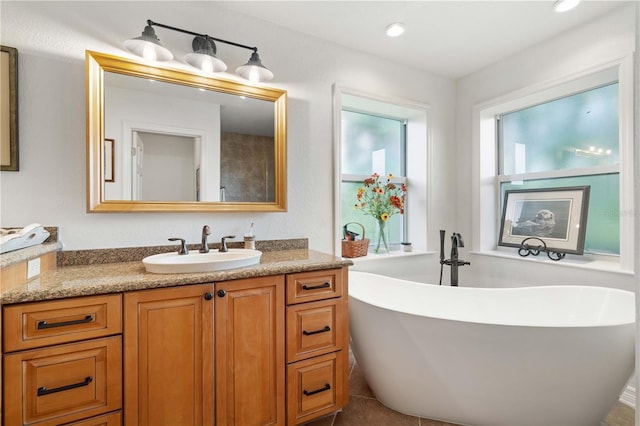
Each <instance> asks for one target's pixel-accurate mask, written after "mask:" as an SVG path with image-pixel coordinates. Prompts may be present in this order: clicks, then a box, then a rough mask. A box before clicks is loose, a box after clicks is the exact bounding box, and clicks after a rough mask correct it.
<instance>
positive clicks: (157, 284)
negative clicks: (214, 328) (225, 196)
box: [0, 249, 353, 305]
mask: <svg viewBox="0 0 640 426" xmlns="http://www.w3.org/2000/svg"><path fill="white" fill-rule="evenodd" d="M352 264H353V262H352V261H351V260H349V259H343V258H341V257H336V256H333V255H330V254H325V253H321V252H318V251H314V250H309V249H295V250H275V251H266V252H263V253H262V257H261V259H260V264H258V265H254V266H249V267H245V268H238V269H230V270H226V271H218V272H206V273H193V274H153V273H148V272H146V270H145V268H144V265H143V264H142V262H141V261H135V262H117V263H104V264H85V265H77V266H62V267H60V266H59V267H58V268H57V269H55V270H51V271H47V272H44V273H43V274H41V275H40V276H39V277H38V278H34V279H32V280H30V281H28V282H27V283H25V284H22V285H19V286H17V287H15V288H12V289H10V290H8V291H6V292H2V293H1V294H0V304H2V305H7V304H15V303H22V302H35V301H40V300H51V299H61V298H66V297H76V296H90V295H97V294H107V293H119V292H124V291H132V290H143V289H149V288H161V287H173V286H179V285H189V284H200V283H209V282H216V281H229V280H235V279H240V278H255V277H260V276H266V275H277V274H287V273H295V272H305V271H315V270H320V269H330V268H340V267H343V266H349V265H352Z"/></svg>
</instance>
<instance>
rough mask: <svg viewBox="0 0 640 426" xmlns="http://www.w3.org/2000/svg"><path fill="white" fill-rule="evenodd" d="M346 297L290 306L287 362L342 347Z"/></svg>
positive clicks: (288, 310) (288, 313)
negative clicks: (344, 301)
mask: <svg viewBox="0 0 640 426" xmlns="http://www.w3.org/2000/svg"><path fill="white" fill-rule="evenodd" d="M343 317H344V308H343V299H342V298H338V299H329V300H323V301H319V302H311V303H303V304H299V305H292V306H287V362H294V361H299V360H302V359H305V358H309V357H312V356H316V355H322V354H325V353H329V352H334V351H336V350H338V349H344V348H342V342H343V337H344V333H345V328H344V326H343V324H344V318H343Z"/></svg>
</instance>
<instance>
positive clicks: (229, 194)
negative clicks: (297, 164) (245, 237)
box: [220, 132, 275, 202]
mask: <svg viewBox="0 0 640 426" xmlns="http://www.w3.org/2000/svg"><path fill="white" fill-rule="evenodd" d="M274 155H275V154H274V140H273V138H272V137H266V136H256V135H247V134H239V133H226V132H223V133H222V135H221V141H220V160H221V161H220V163H221V164H220V185H221V186H222V187H224V194H225V201H251V202H272V201H274V199H275V195H274V194H275V192H274V189H275V187H274V174H275V165H274Z"/></svg>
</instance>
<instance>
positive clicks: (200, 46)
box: [184, 36, 227, 73]
mask: <svg viewBox="0 0 640 426" xmlns="http://www.w3.org/2000/svg"><path fill="white" fill-rule="evenodd" d="M191 47H192V48H193V52H192V53H189V54H188V55H187V56H185V58H184V60H185V61H187V63H188V64H189V65H191V66H192V67H195V68H197V69H199V70H200V71H202V72H205V73H214V72H223V71H226V70H227V64H225V63H224V62H223V61H222V60H220V59H218V58H217V57H216V51H217V49H216V45H215V43H214V42H213V40H211V39H209V38H206V37H200V36H198V37H196V38H194V39H193V43H191Z"/></svg>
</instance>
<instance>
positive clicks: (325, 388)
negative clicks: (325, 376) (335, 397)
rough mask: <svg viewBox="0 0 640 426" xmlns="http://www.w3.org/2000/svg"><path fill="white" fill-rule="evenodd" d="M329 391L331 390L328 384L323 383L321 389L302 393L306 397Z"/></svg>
mask: <svg viewBox="0 0 640 426" xmlns="http://www.w3.org/2000/svg"><path fill="white" fill-rule="evenodd" d="M329 389H331V385H330V384H329V383H325V384H324V387H323V388H320V389H316V390H314V391H308V390H303V391H302V393H303V394H305V395H306V396H311V395H315V394H317V393H320V392H324V391H327V390H329Z"/></svg>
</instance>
